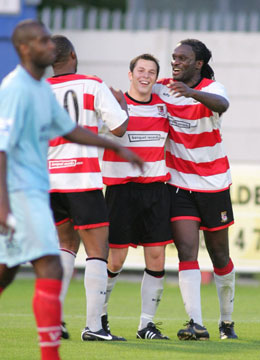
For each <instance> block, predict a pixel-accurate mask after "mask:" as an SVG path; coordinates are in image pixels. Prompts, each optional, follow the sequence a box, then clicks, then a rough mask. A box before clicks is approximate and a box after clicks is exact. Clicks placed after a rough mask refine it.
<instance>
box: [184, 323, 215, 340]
mask: <svg viewBox="0 0 260 360" xmlns="http://www.w3.org/2000/svg"><path fill="white" fill-rule="evenodd" d="M184 325H186V328H185V329H181V330H179V331H178V333H177V336H178V338H179V339H180V340H208V339H209V333H208V331H207V329H206V328H205V327H204V326H201V325H199V324H197V323H195V322H194V321H193V319H191V320H190V321H188V322H187V323H186V324H184Z"/></svg>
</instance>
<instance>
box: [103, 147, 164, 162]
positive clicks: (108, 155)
mask: <svg viewBox="0 0 260 360" xmlns="http://www.w3.org/2000/svg"><path fill="white" fill-rule="evenodd" d="M128 149H129V150H131V151H133V152H135V153H136V154H138V155H139V156H140V157H141V158H142V159H143V160H144V161H145V162H147V161H152V162H154V161H161V160H163V159H164V148H162V147H131V148H130V147H128ZM103 161H113V162H127V160H125V159H123V158H121V157H120V156H118V155H117V154H116V153H115V152H114V151H112V150H109V149H106V150H105V152H104V156H103Z"/></svg>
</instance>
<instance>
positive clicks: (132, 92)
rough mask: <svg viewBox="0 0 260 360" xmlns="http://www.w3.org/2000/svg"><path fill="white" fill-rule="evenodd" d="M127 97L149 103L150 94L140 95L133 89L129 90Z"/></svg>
mask: <svg viewBox="0 0 260 360" xmlns="http://www.w3.org/2000/svg"><path fill="white" fill-rule="evenodd" d="M128 95H129V96H131V98H133V99H135V100H136V101H139V102H149V101H150V100H151V93H147V94H142V93H140V92H139V91H135V90H134V89H129V91H128Z"/></svg>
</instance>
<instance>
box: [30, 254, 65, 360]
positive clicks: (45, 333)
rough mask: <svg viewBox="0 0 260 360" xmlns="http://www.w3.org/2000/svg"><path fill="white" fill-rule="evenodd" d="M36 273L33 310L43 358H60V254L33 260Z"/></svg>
mask: <svg viewBox="0 0 260 360" xmlns="http://www.w3.org/2000/svg"><path fill="white" fill-rule="evenodd" d="M32 265H33V267H34V270H35V273H36V277H37V279H36V283H35V293H34V298H33V310H34V315H35V318H36V323H37V328H38V334H39V338H40V346H41V355H42V360H49V359H52V360H58V359H60V357H59V354H58V347H59V344H60V335H61V329H60V323H61V303H60V299H59V296H60V291H61V279H62V266H61V262H60V258H59V256H44V257H41V258H39V259H37V260H34V261H32Z"/></svg>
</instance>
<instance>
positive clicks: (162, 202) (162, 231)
mask: <svg viewBox="0 0 260 360" xmlns="http://www.w3.org/2000/svg"><path fill="white" fill-rule="evenodd" d="M158 74H159V63H158V61H157V59H155V58H154V57H153V56H152V55H150V54H142V55H140V56H137V57H136V58H134V59H133V60H132V61H131V63H130V71H129V80H130V88H129V91H128V92H127V93H125V98H126V102H127V104H128V112H129V116H130V119H129V124H128V128H127V132H126V134H125V135H124V136H123V137H122V138H120V139H119V142H120V144H121V145H122V146H125V147H126V148H131V150H133V151H134V152H136V153H137V154H138V155H140V156H141V157H142V158H143V159H144V161H145V170H144V173H141V172H140V171H139V170H137V169H135V170H132V169H131V168H130V167H129V166H128V164H127V163H126V162H125V161H124V160H123V159H122V158H121V157H120V156H117V155H116V156H115V155H114V154H113V153H112V152H111V151H106V150H105V152H104V156H103V163H102V173H103V181H104V183H105V184H106V185H107V189H106V194H105V198H106V202H107V205H108V211H109V221H110V230H109V246H110V250H109V258H108V286H107V294H106V303H105V306H104V310H103V316H102V323H103V328H104V329H106V331H109V328H108V319H107V305H108V300H109V296H110V294H111V291H112V289H113V287H114V285H115V283H116V281H117V279H118V275H119V273H120V271H121V270H122V267H123V264H124V262H125V259H126V257H127V253H128V248H129V246H133V247H137V246H138V245H141V246H143V249H144V259H145V265H146V268H145V270H144V275H143V280H142V286H141V296H142V309H141V316H140V323H139V327H138V331H137V338H138V339H163V340H165V339H169V338H168V337H167V336H165V335H163V334H161V332H160V330H159V329H158V328H157V327H156V325H155V324H154V322H153V318H154V315H155V313H156V309H157V306H158V304H159V302H160V300H161V296H162V292H163V281H164V263H165V246H166V244H169V243H172V239H171V231H170V218H169V206H170V202H169V193H168V189H167V186H166V184H165V181H167V180H169V178H170V174H169V171H168V170H167V169H166V164H165V155H164V146H165V142H166V138H167V135H168V132H169V121H168V119H167V111H166V106H165V104H164V102H163V101H162V100H161V99H160V98H159V97H158V96H157V95H156V94H152V87H153V85H154V84H155V82H156V79H157V77H158Z"/></svg>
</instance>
